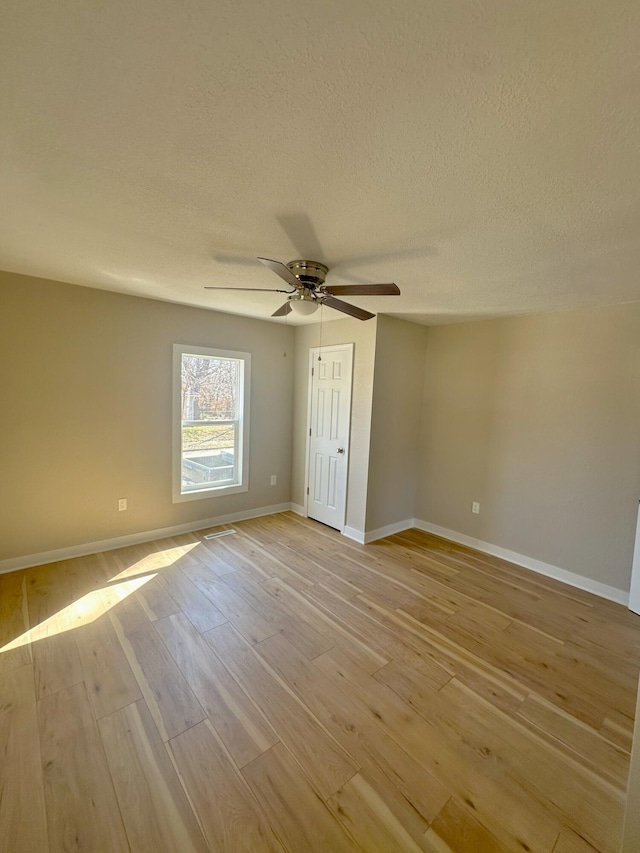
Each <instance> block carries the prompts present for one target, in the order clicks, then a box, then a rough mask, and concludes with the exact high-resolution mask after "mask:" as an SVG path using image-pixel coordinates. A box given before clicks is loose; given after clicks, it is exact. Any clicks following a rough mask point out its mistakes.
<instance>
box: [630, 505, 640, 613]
mask: <svg viewBox="0 0 640 853" xmlns="http://www.w3.org/2000/svg"><path fill="white" fill-rule="evenodd" d="M629 610H633V612H634V613H640V507H639V508H638V526H637V528H636V547H635V550H634V553H633V566H632V568H631V591H630V593H629Z"/></svg>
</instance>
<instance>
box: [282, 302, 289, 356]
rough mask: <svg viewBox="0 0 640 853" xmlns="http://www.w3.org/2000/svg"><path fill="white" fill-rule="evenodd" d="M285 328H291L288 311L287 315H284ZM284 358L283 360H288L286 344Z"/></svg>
mask: <svg viewBox="0 0 640 853" xmlns="http://www.w3.org/2000/svg"><path fill="white" fill-rule="evenodd" d="M284 327H285V329H288V328H289V312H288V311H287V313H286V314H285V315H284ZM282 357H283V358H286V357H287V349H286V344H285V350H284V352H283V353H282Z"/></svg>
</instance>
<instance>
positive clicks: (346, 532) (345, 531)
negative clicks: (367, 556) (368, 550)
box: [342, 526, 364, 545]
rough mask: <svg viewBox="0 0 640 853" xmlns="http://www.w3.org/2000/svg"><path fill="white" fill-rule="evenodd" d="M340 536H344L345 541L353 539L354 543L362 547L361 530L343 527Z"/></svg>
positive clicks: (362, 537)
mask: <svg viewBox="0 0 640 853" xmlns="http://www.w3.org/2000/svg"><path fill="white" fill-rule="evenodd" d="M342 535H343V536H346V537H347V539H353V541H354V542H359V543H360V544H361V545H364V532H363V531H362V530H358V528H357V527H346V526H345V527H343V528H342Z"/></svg>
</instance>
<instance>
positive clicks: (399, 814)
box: [255, 634, 449, 842]
mask: <svg viewBox="0 0 640 853" xmlns="http://www.w3.org/2000/svg"><path fill="white" fill-rule="evenodd" d="M255 648H256V651H257V652H258V653H259V654H260V655H261V656H262V657H264V658H265V659H266V660H267V661H268V662H269V664H270V665H271V666H272V667H273V668H274V669H275V670H276V671H277V673H278V674H279V675H280V676H281V677H282V678H283V679H284V680H285V681H286V682H287V684H288V686H289V687H290V688H291V689H292V690H293V691H294V692H295V693H296V695H297V696H298V697H299V698H300V699H301V700H303V701H304V702H305V704H306V705H307V707H308V708H309V709H310V710H311V711H312V713H313V714H314V716H315V717H317V719H318V720H319V721H320V722H321V723H322V724H323V725H324V726H325V728H326V729H327V731H329V733H330V734H332V735H333V736H334V737H335V739H336V740H337V741H338V742H339V743H340V744H341V745H342V746H343V747H344V749H345V750H346V751H347V752H348V753H349V755H351V756H352V757H353V759H354V760H355V761H356V762H357V763H358V764H359V765H360V766H361V767H362V768H363V772H362V778H363V779H364V780H365V781H366V782H367V784H368V785H369V786H370V787H371V788H372V789H373V790H374V791H375V792H376V794H377V795H378V796H380V797H381V798H382V799H383V800H384V802H385V803H386V804H387V807H388V808H389V809H390V810H391V812H392V813H393V814H394V815H395V816H396V818H397V819H399V820H400V821H401V823H402V825H403V826H404V827H405V829H406V830H407V832H408V833H409V835H410V836H411V837H413V838H414V840H415V841H417V842H419V841H420V839H421V838H422V836H423V835H424V832H425V830H426V829H427V826H428V824H429V821H430V820H432V819H433V818H434V817H435V816H436V814H437V813H438V811H439V810H440V808H442V806H443V805H444V804H445V803H446V801H447V799H448V798H449V793H448V792H447V790H446V789H445V788H444V787H443V786H442V785H440V784H439V783H438V782H437V780H436V779H435V778H434V777H433V776H431V775H430V774H429V773H427V772H426V771H425V769H424V768H423V767H421V766H420V765H419V764H417V762H416V761H415V760H414V759H413V758H412V757H411V756H410V755H409V754H408V753H407V752H405V751H404V750H403V749H402V748H401V747H399V746H398V745H397V744H396V743H395V741H393V740H391V739H390V738H389V737H388V736H387V735H386V733H384V732H382V731H380V729H379V728H377V727H376V726H374V725H372V724H371V723H370V722H369V720H368V719H367V717H366V715H365V714H363V713H362V711H361V710H360V708H359V707H358V705H357V703H356V702H355V701H354V699H353V698H352V697H351V696H350V695H349V692H348V691H345V690H342V689H340V688H338V687H337V686H336V685H335V683H334V682H333V681H331V680H330V679H328V678H327V677H326V676H325V675H324V674H323V673H322V672H321V671H320V670H319V669H318V667H316V666H314V665H313V664H312V663H310V662H309V661H307V660H306V659H305V658H304V656H303V655H301V654H300V652H299V651H298V650H297V649H295V648H294V647H293V646H291V644H289V643H288V642H287V641H286V639H285V638H284V637H282V636H281V635H279V634H278V635H276V636H274V637H269V638H268V639H266V640H263V642H262V643H259V644H258V645H257V646H256V647H255Z"/></svg>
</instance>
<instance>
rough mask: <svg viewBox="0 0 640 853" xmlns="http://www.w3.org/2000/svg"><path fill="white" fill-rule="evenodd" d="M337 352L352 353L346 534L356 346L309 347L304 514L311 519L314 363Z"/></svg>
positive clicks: (347, 344)
mask: <svg viewBox="0 0 640 853" xmlns="http://www.w3.org/2000/svg"><path fill="white" fill-rule="evenodd" d="M336 350H350V352H351V385H350V387H349V409H348V417H347V421H348V424H349V435H348V436H347V479H346V482H345V490H344V515H343V518H342V525H341V527H340V533H344V528H345V525H346V520H347V500H348V498H349V468H350V466H351V409H352V408H353V406H352V404H353V373H354V364H355V360H354V355H355V344H354V343H353V341H351V343H345V344H326V345H325V346H320V347H309V364H308V366H307V380H308V381H307V426H306V446H305V453H304V504H303V507H304V514H305V517H306V518H308V517H309V464H310V456H311V407H312V403H313V375H312V373H311V371H312V369H313V366H314V363H315V361H316V360H317V357H318V355H319V354H320V353H324V352H335V351H336Z"/></svg>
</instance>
